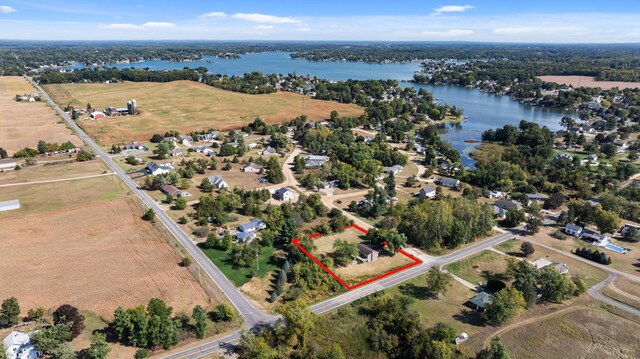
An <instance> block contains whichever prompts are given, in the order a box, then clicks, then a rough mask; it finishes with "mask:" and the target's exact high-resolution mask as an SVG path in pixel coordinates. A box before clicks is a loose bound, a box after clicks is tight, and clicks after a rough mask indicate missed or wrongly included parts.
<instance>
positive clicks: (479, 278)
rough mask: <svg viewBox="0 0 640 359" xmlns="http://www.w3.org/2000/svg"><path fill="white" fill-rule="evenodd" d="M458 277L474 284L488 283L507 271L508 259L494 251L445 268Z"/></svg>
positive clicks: (481, 253) (479, 254) (484, 252)
mask: <svg viewBox="0 0 640 359" xmlns="http://www.w3.org/2000/svg"><path fill="white" fill-rule="evenodd" d="M445 268H446V269H447V270H449V271H450V272H451V273H453V274H455V275H456V276H458V277H460V278H462V279H464V280H466V281H468V282H470V283H472V284H478V283H486V282H487V280H488V279H491V277H494V276H496V275H498V276H499V275H500V274H502V273H504V272H505V271H506V270H507V260H506V257H505V256H503V255H501V254H498V253H496V252H492V251H482V252H480V253H478V254H476V255H473V256H471V257H467V258H465V259H462V260H460V261H457V262H455V263H451V264H448V265H446V266H445Z"/></svg>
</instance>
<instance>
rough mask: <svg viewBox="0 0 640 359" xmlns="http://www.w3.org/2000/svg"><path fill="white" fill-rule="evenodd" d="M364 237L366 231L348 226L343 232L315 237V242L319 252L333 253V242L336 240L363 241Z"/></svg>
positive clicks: (319, 253)
mask: <svg viewBox="0 0 640 359" xmlns="http://www.w3.org/2000/svg"><path fill="white" fill-rule="evenodd" d="M363 238H364V233H362V232H360V231H359V230H357V229H355V228H348V229H346V230H345V231H344V232H342V233H334V234H331V235H328V236H321V237H318V238H314V239H313V244H315V245H316V247H317V248H318V250H317V252H316V253H317V254H318V255H322V254H329V253H333V244H334V243H335V241H336V240H338V239H341V240H343V241H347V242H348V243H354V244H357V243H361V242H362V240H363Z"/></svg>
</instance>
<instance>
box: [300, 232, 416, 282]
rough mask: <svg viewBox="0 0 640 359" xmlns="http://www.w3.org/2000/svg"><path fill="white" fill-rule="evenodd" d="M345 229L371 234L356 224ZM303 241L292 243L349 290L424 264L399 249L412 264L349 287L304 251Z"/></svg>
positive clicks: (314, 235)
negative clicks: (301, 243) (301, 242)
mask: <svg viewBox="0 0 640 359" xmlns="http://www.w3.org/2000/svg"><path fill="white" fill-rule="evenodd" d="M345 228H346V229H349V228H355V229H357V230H359V231H360V232H362V233H364V234H367V233H369V232H367V230H366V229H364V228H362V227H360V226H358V225H356V224H353V225H351V226H346V227H345ZM308 237H309V238H318V237H322V233H314V234H312V235H309V236H308ZM301 240H302V238H296V239H294V240H293V241H291V243H293V245H295V246H296V247H298V249H300V250H301V251H302V252H303V253H304V254H306V255H307V257H309V258H311V260H312V261H314V262H316V264H317V265H319V266H320V267H322V269H324V270H325V272H327V273H329V275H330V276H332V277H333V278H335V280H337V281H338V282H339V283H340V284H341V285H342V286H343V287H345V288H346V289H347V290H352V289H356V288H358V287H362V286H363V285H366V284H369V283H371V282H375V281H377V280H379V279H382V278H384V277H388V276H390V275H392V274H395V273H398V272H401V271H403V270H405V269H409V268H411V267H413V266H416V265H418V264H422V261H421V260H420V259H418V258H416V257H414V256H412V255H411V254H409V253H407V252H405V251H403V250H402V249H399V250H398V253H400V254H402V255H404V256H405V257H407V258H409V259H410V260H411V261H412V263H409V264H407V265H405V266H402V267H400V268H396V269H394V270H391V271H389V272H386V273H383V274H380V275H379V276H376V277H373V278H371V279H367V280H365V281H363V282H360V283H357V284H354V285H349V284H347V282H345V281H344V280H342V279H341V278H340V277H338V276H337V275H336V274H335V273H333V271H332V270H331V269H329V268H327V266H325V265H324V264H322V262H320V261H319V260H318V258H316V257H314V256H313V255H312V254H311V253H309V251H307V250H306V249H304V247H302V246H301V245H300V241H301Z"/></svg>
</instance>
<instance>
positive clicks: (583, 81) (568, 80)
mask: <svg viewBox="0 0 640 359" xmlns="http://www.w3.org/2000/svg"><path fill="white" fill-rule="evenodd" d="M538 78H539V79H540V80H542V81H546V82H555V83H557V84H561V85H567V86H572V87H574V88H575V87H594V88H595V87H599V88H601V89H603V90H611V89H612V88H614V87H617V88H619V89H620V90H624V89H627V88H636V87H640V82H622V81H596V79H595V77H591V76H538Z"/></svg>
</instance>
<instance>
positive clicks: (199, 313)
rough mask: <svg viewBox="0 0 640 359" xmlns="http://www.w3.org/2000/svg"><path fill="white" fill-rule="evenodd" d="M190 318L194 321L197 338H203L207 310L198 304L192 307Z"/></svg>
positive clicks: (205, 328) (205, 329)
mask: <svg viewBox="0 0 640 359" xmlns="http://www.w3.org/2000/svg"><path fill="white" fill-rule="evenodd" d="M191 318H192V319H193V321H194V322H195V323H196V324H195V326H194V328H195V332H196V337H198V339H202V338H204V335H205V333H206V331H207V312H206V311H205V310H204V308H202V306H200V305H196V306H195V307H193V313H192V314H191Z"/></svg>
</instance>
